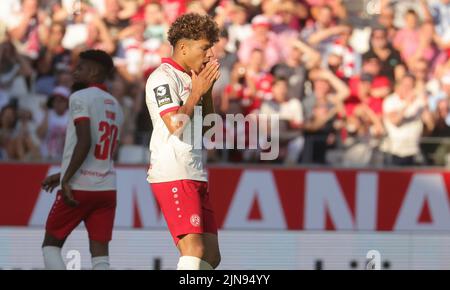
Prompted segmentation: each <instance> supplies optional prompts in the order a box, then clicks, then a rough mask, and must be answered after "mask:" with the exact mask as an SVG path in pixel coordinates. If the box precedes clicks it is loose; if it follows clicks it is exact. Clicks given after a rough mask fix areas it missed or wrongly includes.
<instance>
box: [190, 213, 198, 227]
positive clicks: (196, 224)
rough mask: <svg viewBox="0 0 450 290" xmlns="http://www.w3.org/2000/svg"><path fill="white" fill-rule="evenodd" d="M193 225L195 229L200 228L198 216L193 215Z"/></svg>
mask: <svg viewBox="0 0 450 290" xmlns="http://www.w3.org/2000/svg"><path fill="white" fill-rule="evenodd" d="M190 220H191V225H193V226H194V227H199V226H200V217H199V216H198V215H196V214H193V215H191V219H190Z"/></svg>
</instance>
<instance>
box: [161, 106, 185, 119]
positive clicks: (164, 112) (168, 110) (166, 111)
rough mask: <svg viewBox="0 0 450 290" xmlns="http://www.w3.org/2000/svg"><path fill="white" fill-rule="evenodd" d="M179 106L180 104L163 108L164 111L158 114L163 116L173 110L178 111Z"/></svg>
mask: <svg viewBox="0 0 450 290" xmlns="http://www.w3.org/2000/svg"><path fill="white" fill-rule="evenodd" d="M179 108H180V106H176V107H172V108H168V109H165V110H164V111H161V112H159V115H160V116H161V117H162V116H164V115H165V114H167V113H170V112H173V111H178V109H179Z"/></svg>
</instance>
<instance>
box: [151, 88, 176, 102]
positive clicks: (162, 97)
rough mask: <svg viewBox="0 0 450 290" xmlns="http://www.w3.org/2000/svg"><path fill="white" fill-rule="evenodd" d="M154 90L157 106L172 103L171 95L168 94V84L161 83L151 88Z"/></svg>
mask: <svg viewBox="0 0 450 290" xmlns="http://www.w3.org/2000/svg"><path fill="white" fill-rule="evenodd" d="M153 91H154V92H155V97H156V102H157V103H158V107H162V106H164V105H167V104H170V103H172V96H171V95H170V90H169V85H161V86H158V87H156V88H154V89H153Z"/></svg>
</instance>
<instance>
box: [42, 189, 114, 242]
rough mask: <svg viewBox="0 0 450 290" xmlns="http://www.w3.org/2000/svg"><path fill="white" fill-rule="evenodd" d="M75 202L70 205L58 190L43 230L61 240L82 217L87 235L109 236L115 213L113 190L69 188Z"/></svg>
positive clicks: (104, 239) (96, 238)
mask: <svg viewBox="0 0 450 290" xmlns="http://www.w3.org/2000/svg"><path fill="white" fill-rule="evenodd" d="M72 194H73V197H74V199H75V200H76V201H78V202H79V204H78V206H76V207H70V206H68V205H66V204H65V203H64V201H63V199H62V195H61V191H58V193H57V195H56V198H55V202H54V203H53V207H52V209H51V210H50V213H49V214H48V218H47V224H46V226H45V230H46V231H47V233H49V234H50V235H52V236H53V237H55V238H56V239H58V240H64V239H65V238H67V236H68V235H69V234H70V233H71V232H72V231H73V230H74V229H75V228H76V227H77V226H78V225H79V224H80V223H81V221H84V224H85V226H86V229H87V231H88V234H89V239H90V240H93V241H97V242H100V243H106V242H109V241H110V240H111V238H112V230H113V225H114V216H115V213H116V191H115V190H109V191H83V190H72Z"/></svg>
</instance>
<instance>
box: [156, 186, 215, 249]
mask: <svg viewBox="0 0 450 290" xmlns="http://www.w3.org/2000/svg"><path fill="white" fill-rule="evenodd" d="M150 186H151V189H152V191H153V194H154V195H155V197H156V200H157V201H158V204H159V207H160V208H161V211H162V213H163V214H164V218H165V219H166V222H167V226H168V227H169V231H170V233H171V234H172V238H173V240H174V242H175V245H177V244H178V242H179V240H180V236H182V235H186V234H201V233H212V234H215V235H217V225H216V220H215V218H214V211H213V209H212V206H211V202H210V200H209V192H208V183H207V182H202V181H196V180H176V181H170V182H161V183H152V184H150Z"/></svg>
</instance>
